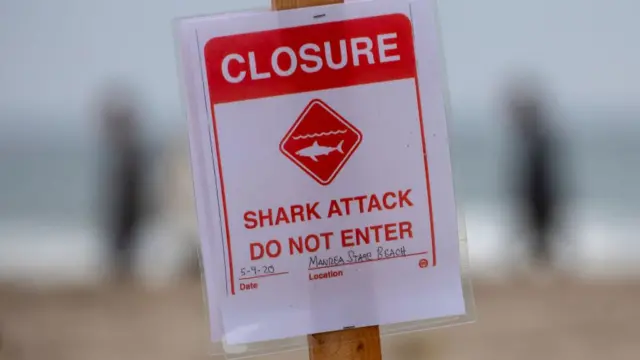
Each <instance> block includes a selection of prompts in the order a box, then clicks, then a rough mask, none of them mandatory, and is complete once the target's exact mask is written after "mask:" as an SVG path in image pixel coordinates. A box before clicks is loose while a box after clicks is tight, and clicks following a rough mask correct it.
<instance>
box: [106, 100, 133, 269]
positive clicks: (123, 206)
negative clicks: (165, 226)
mask: <svg viewBox="0 0 640 360" xmlns="http://www.w3.org/2000/svg"><path fill="white" fill-rule="evenodd" d="M130 96H131V95H130V94H129V92H128V91H126V89H125V88H114V89H111V92H110V93H108V95H107V100H106V103H105V104H104V106H103V108H102V111H103V112H102V118H103V122H104V129H103V130H104V132H105V135H106V140H107V146H108V154H109V158H108V167H107V172H106V174H105V176H106V179H104V180H106V182H105V183H106V184H107V186H106V188H103V189H102V191H103V193H104V195H106V199H107V204H108V206H107V209H106V210H107V221H108V223H107V226H108V232H109V236H110V248H111V261H112V265H113V267H114V271H115V274H114V275H115V276H116V278H118V279H122V278H127V277H128V276H130V275H131V266H132V258H133V257H132V254H133V251H134V250H135V248H136V234H135V231H136V229H137V225H138V223H139V220H140V218H141V213H142V206H141V205H142V204H141V200H142V199H141V195H142V194H141V192H142V174H141V171H142V170H141V165H142V161H141V160H142V159H141V150H140V146H139V145H140V144H139V139H138V128H137V125H138V124H137V116H136V110H137V109H136V107H135V106H134V105H133V102H132V100H131V98H130Z"/></svg>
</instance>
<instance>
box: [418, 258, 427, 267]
mask: <svg viewBox="0 0 640 360" xmlns="http://www.w3.org/2000/svg"><path fill="white" fill-rule="evenodd" d="M418 266H420V269H424V268H426V267H427V266H429V261H428V260H427V259H420V261H419V262H418Z"/></svg>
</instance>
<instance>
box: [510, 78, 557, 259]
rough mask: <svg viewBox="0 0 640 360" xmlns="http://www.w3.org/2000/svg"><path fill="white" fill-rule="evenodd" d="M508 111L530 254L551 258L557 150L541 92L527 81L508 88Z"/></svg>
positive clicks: (519, 199) (519, 201)
mask: <svg viewBox="0 0 640 360" xmlns="http://www.w3.org/2000/svg"><path fill="white" fill-rule="evenodd" d="M510 95H511V101H510V104H509V105H510V113H511V114H510V115H511V118H512V120H513V122H514V124H513V125H514V126H515V129H516V134H517V137H516V145H517V149H516V150H517V151H516V153H515V155H516V157H515V159H514V160H515V163H516V164H517V165H516V166H517V168H516V169H515V170H516V171H515V174H513V175H514V176H515V179H516V184H517V186H516V189H517V195H518V196H517V197H518V204H520V206H521V214H522V215H523V216H524V219H525V221H526V224H527V227H528V230H529V231H528V233H527V235H528V236H529V243H530V245H531V247H530V250H531V254H532V257H533V258H534V260H535V261H536V262H537V264H538V265H542V266H547V265H550V263H551V262H552V260H553V259H552V250H553V244H552V243H551V240H552V236H553V230H554V226H555V225H556V221H557V215H558V214H557V208H558V205H559V200H560V199H559V193H558V187H559V177H558V175H559V174H558V172H559V169H558V166H557V165H558V164H557V163H556V161H557V160H558V156H559V151H558V144H557V142H556V139H555V134H554V133H553V132H552V130H551V126H550V123H549V121H548V120H549V119H548V114H547V109H545V107H544V106H543V102H542V99H541V97H540V95H541V94H540V93H538V92H537V89H536V88H535V87H533V86H530V85H529V84H526V83H523V84H519V86H518V87H517V88H514V89H512V90H511V94H510Z"/></svg>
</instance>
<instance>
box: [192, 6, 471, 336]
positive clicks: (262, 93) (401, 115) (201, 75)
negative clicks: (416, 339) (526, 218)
mask: <svg viewBox="0 0 640 360" xmlns="http://www.w3.org/2000/svg"><path fill="white" fill-rule="evenodd" d="M412 6H414V5H412V4H411V3H410V2H408V1H397V2H387V1H373V2H362V3H354V4H349V5H342V6H331V7H326V8H323V9H322V12H321V14H319V13H318V10H317V9H300V10H294V11H287V12H281V13H278V14H276V13H257V14H251V15H245V16H237V17H232V18H229V17H220V18H215V17H214V18H205V19H201V20H194V21H192V22H191V23H190V25H189V26H190V28H189V31H184V32H183V33H184V34H185V35H184V39H183V41H184V43H185V45H183V53H182V56H183V64H184V65H183V66H184V68H185V69H186V70H185V73H184V74H183V76H184V77H186V78H187V79H192V80H191V81H193V82H192V83H191V86H189V85H188V83H187V86H188V87H189V89H188V92H187V93H188V94H191V95H190V96H191V97H192V99H190V100H189V101H190V104H191V105H190V112H191V114H190V119H191V122H192V130H191V139H192V144H193V146H192V154H194V155H192V156H193V159H194V161H193V163H194V178H196V195H197V202H198V208H199V210H198V212H199V219H200V232H201V235H202V237H203V251H204V261H205V267H206V275H207V288H208V291H209V298H210V301H211V307H212V308H215V309H217V312H213V311H212V314H213V315H212V316H219V319H218V320H219V321H220V323H221V325H220V326H221V327H222V331H223V332H224V334H225V337H226V340H227V341H228V342H230V343H249V342H257V341H266V340H275V339H282V338H287V337H293V336H300V335H305V334H311V333H319V332H325V331H333V330H340V329H344V328H350V327H361V326H371V325H386V324H395V323H402V322H409V321H416V320H424V319H431V318H439V317H445V316H453V315H461V314H464V312H465V307H464V298H463V291H462V284H461V279H460V270H459V268H460V264H459V249H458V234H457V222H456V210H455V202H454V197H453V185H452V176H451V167H450V163H449V149H448V142H447V133H446V121H445V117H444V102H443V99H442V89H441V83H440V78H439V75H436V74H439V72H440V69H439V68H438V67H437V64H438V61H439V59H437V54H438V48H437V42H436V41H435V39H437V38H436V37H435V30H436V28H435V23H434V22H433V14H431V13H430V12H429V11H427V9H428V8H426V7H420V8H417V9H412ZM417 10H419V11H417ZM412 16H413V17H412ZM419 19H422V20H419ZM191 30H193V32H191ZM418 30H421V31H422V32H424V33H423V35H419V36H418V35H416V37H415V38H414V34H419V32H418ZM200 82H201V85H200V86H198V83H200Z"/></svg>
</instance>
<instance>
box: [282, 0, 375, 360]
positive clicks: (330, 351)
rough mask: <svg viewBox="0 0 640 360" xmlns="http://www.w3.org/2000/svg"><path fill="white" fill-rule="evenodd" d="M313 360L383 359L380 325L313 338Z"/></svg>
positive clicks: (292, 2) (297, 0)
mask: <svg viewBox="0 0 640 360" xmlns="http://www.w3.org/2000/svg"><path fill="white" fill-rule="evenodd" d="M341 3H344V0H271V8H272V9H273V10H287V9H295V8H302V7H310V6H318V5H330V4H341ZM308 341H309V359H310V360H382V352H381V349H380V329H379V327H378V326H370V327H365V328H357V329H348V330H340V331H333V332H328V333H322V334H313V335H309V340H308Z"/></svg>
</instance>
